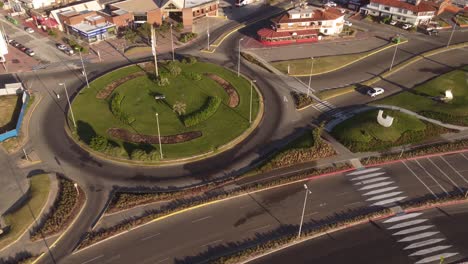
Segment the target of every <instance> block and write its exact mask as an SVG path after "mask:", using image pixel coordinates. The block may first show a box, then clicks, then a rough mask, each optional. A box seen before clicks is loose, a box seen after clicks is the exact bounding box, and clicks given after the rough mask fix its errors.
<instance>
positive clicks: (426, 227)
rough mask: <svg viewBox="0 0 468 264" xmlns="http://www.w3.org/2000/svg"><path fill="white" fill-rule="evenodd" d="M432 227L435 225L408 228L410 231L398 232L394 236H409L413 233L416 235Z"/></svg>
mask: <svg viewBox="0 0 468 264" xmlns="http://www.w3.org/2000/svg"><path fill="white" fill-rule="evenodd" d="M431 227H433V225H423V226H416V227H412V228H408V229H404V230H401V231H398V232H396V233H394V234H392V235H393V236H401V235H407V234H411V233H414V232H419V231H423V230H426V229H429V228H431Z"/></svg>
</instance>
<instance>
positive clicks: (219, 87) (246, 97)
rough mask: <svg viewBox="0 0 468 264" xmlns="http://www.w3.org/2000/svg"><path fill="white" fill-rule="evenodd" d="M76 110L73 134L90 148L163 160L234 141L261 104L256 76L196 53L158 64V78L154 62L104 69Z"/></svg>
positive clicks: (256, 117) (199, 154) (249, 127)
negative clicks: (253, 79)
mask: <svg viewBox="0 0 468 264" xmlns="http://www.w3.org/2000/svg"><path fill="white" fill-rule="evenodd" d="M72 110H73V113H74V118H75V122H76V130H74V131H73V133H72V136H73V138H75V139H76V140H78V141H79V143H80V145H82V146H83V147H85V148H86V149H88V150H90V151H91V152H94V153H97V154H98V155H101V156H103V157H107V158H110V159H114V160H119V161H129V162H137V163H139V164H140V163H141V164H161V163H163V162H164V163H165V162H181V161H184V162H186V161H189V160H194V159H201V158H204V157H206V156H209V155H213V154H215V153H219V152H221V151H223V150H226V149H228V148H230V147H232V146H234V145H235V144H236V143H239V142H240V141H241V140H243V139H244V138H246V137H247V135H248V134H249V133H250V132H252V131H253V129H254V128H255V127H256V125H257V124H258V123H259V121H260V119H261V115H262V113H263V103H262V97H261V95H260V93H259V91H258V90H257V88H256V87H255V85H254V84H253V82H251V81H249V80H247V79H245V78H244V77H242V76H240V77H239V76H237V74H236V73H233V72H231V71H229V70H227V69H225V68H222V67H219V66H217V65H214V64H210V63H202V62H198V61H197V60H196V59H195V58H193V57H192V58H187V59H184V60H183V61H182V62H178V61H174V62H173V61H170V62H164V63H158V76H156V69H155V67H154V64H153V63H144V64H139V65H131V66H128V67H124V68H121V69H118V70H115V71H113V72H110V73H107V74H105V75H103V76H101V77H99V78H97V79H96V80H94V81H92V82H91V83H90V88H86V87H85V88H83V89H82V90H81V91H80V93H79V94H78V95H77V96H76V98H75V99H74V101H73V103H72ZM156 114H157V115H156ZM73 122H74V121H73V117H72V115H71V112H70V113H69V119H68V124H69V126H70V127H72V128H73V126H74V123H73Z"/></svg>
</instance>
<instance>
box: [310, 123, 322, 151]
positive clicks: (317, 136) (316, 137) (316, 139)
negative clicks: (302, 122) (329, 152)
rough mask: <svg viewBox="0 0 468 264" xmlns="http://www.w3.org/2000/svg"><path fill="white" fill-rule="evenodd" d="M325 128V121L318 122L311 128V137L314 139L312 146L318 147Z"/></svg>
mask: <svg viewBox="0 0 468 264" xmlns="http://www.w3.org/2000/svg"><path fill="white" fill-rule="evenodd" d="M324 129H325V122H322V123H320V125H319V126H318V127H316V128H314V130H312V137H313V140H314V147H319V146H320V145H321V144H322V133H323V130H324Z"/></svg>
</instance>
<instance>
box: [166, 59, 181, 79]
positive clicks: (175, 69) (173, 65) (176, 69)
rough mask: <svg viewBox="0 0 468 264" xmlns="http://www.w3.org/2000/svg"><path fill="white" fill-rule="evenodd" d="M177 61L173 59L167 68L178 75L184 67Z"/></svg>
mask: <svg viewBox="0 0 468 264" xmlns="http://www.w3.org/2000/svg"><path fill="white" fill-rule="evenodd" d="M177 64H178V63H177V62H174V61H171V62H170V63H169V64H168V65H167V68H168V70H169V72H170V73H171V75H172V76H174V77H175V76H177V75H179V74H180V73H181V72H182V69H181V68H180V67H179V65H177Z"/></svg>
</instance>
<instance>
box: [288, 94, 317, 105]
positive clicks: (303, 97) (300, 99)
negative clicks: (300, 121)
mask: <svg viewBox="0 0 468 264" xmlns="http://www.w3.org/2000/svg"><path fill="white" fill-rule="evenodd" d="M291 96H292V98H293V99H294V105H295V106H296V109H302V108H304V107H307V106H309V105H311V104H313V103H314V99H313V98H312V97H311V96H307V94H305V93H299V92H291Z"/></svg>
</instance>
